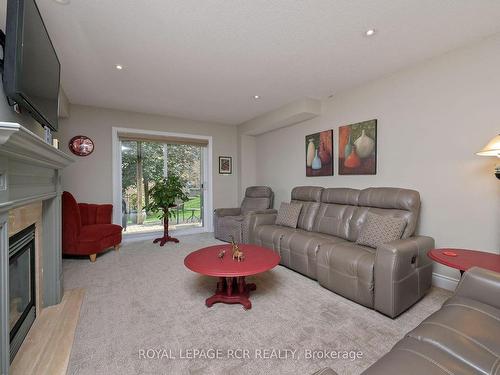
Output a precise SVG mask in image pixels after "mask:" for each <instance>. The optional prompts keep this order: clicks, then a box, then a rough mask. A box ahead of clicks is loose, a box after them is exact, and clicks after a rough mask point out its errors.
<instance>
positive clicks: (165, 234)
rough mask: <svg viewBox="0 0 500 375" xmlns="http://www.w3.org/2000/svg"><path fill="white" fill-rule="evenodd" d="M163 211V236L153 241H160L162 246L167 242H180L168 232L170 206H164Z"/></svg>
mask: <svg viewBox="0 0 500 375" xmlns="http://www.w3.org/2000/svg"><path fill="white" fill-rule="evenodd" d="M163 212H164V213H165V216H164V217H163V237H158V238H155V239H154V241H153V243H158V242H159V243H160V246H163V245H165V244H166V243H167V242H174V243H179V240H178V239H177V238H175V237H171V236H170V235H169V234H168V208H164V209H163Z"/></svg>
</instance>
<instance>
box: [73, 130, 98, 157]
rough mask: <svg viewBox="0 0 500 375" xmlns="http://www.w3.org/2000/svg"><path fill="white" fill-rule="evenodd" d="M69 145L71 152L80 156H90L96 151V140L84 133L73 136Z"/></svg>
mask: <svg viewBox="0 0 500 375" xmlns="http://www.w3.org/2000/svg"><path fill="white" fill-rule="evenodd" d="M68 146H69V149H70V150H71V152H72V153H73V154H75V155H78V156H88V155H90V154H91V153H92V152H93V151H94V142H93V141H92V139H90V138H89V137H86V136H84V135H77V136H76V137H73V138H71V140H70V141H69V145H68Z"/></svg>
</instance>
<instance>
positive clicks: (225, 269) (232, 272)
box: [184, 244, 280, 310]
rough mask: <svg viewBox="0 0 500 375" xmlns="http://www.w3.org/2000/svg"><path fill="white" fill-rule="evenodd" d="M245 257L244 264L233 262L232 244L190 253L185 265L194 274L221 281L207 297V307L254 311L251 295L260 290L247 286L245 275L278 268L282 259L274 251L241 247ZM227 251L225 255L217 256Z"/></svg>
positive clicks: (242, 245)
mask: <svg viewBox="0 0 500 375" xmlns="http://www.w3.org/2000/svg"><path fill="white" fill-rule="evenodd" d="M239 247H240V250H242V251H243V253H244V254H245V259H244V260H243V261H241V262H238V261H236V260H233V259H232V249H231V245H216V246H210V247H205V248H203V249H200V250H197V251H194V252H192V253H191V254H189V255H188V256H187V257H186V258H185V259H184V264H185V266H186V267H187V268H189V269H190V270H191V271H194V272H198V273H201V274H202V275H208V276H215V277H218V278H219V282H218V283H217V289H216V291H215V294H214V295H213V296H212V297H210V298H207V299H206V301H205V304H206V305H207V306H208V307H211V306H212V305H213V304H214V303H217V302H223V303H240V304H242V305H243V308H244V309H245V310H248V309H251V308H252V303H251V302H250V299H249V296H250V292H251V291H253V290H255V289H256V288H257V287H256V285H255V284H253V283H251V284H250V283H249V284H247V283H246V282H245V276H250V275H256V274H258V273H261V272H265V271H268V270H270V269H272V268H274V267H276V266H277V265H278V264H279V262H280V256H279V255H278V254H276V253H275V252H274V251H272V250H269V249H266V248H264V247H260V246H256V245H246V244H241V245H239ZM222 250H225V251H226V253H225V256H224V257H223V258H219V257H218V255H219V254H220V252H221V251H222Z"/></svg>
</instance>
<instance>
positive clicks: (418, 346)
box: [363, 337, 484, 375]
mask: <svg viewBox="0 0 500 375" xmlns="http://www.w3.org/2000/svg"><path fill="white" fill-rule="evenodd" d="M365 373H366V374H370V375H389V374H391V375H392V374H394V375H396V374H398V375H399V374H405V375H422V374H424V375H475V374H477V375H479V374H483V375H484V373H483V372H481V371H479V370H477V369H474V368H473V367H472V366H468V365H465V366H464V364H463V363H462V362H458V361H456V359H455V357H454V356H453V354H452V353H448V352H446V351H443V350H436V346H434V345H432V344H430V343H426V342H422V341H419V340H417V339H415V338H413V337H406V338H404V339H403V340H401V341H399V342H398V343H397V344H396V345H395V346H394V347H393V348H392V350H391V351H390V352H389V353H387V354H386V355H384V356H383V357H382V358H380V359H379V360H378V361H377V362H375V363H374V364H373V365H372V366H371V367H369V368H368V369H367V370H366V372H364V373H363V374H365Z"/></svg>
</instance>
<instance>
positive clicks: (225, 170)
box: [219, 156, 233, 174]
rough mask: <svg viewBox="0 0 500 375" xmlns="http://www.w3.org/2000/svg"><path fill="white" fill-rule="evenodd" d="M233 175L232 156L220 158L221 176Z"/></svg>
mask: <svg viewBox="0 0 500 375" xmlns="http://www.w3.org/2000/svg"><path fill="white" fill-rule="evenodd" d="M232 173H233V158H232V157H231V156H219V174H232Z"/></svg>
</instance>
